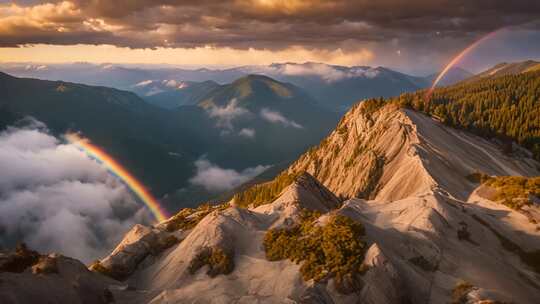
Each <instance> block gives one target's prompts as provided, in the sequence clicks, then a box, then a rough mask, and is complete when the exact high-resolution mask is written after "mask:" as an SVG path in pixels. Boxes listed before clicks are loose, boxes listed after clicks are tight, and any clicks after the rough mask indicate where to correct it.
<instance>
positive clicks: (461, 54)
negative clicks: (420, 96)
mask: <svg viewBox="0 0 540 304" xmlns="http://www.w3.org/2000/svg"><path fill="white" fill-rule="evenodd" d="M501 30H503V29H502V28H501V29H498V30H496V31H493V32H491V33H489V34H487V35H485V36H483V37H482V38H480V39H478V40H476V41H475V42H474V43H472V44H471V45H469V46H468V47H467V48H466V49H464V50H463V51H461V53H459V54H458V55H457V56H456V57H454V58H453V59H452V60H451V61H450V62H449V63H448V64H447V65H446V66H445V67H444V69H443V70H442V72H441V73H440V74H439V75H438V76H437V78H435V80H434V81H433V83H432V84H431V87H430V88H429V90H428V91H427V93H426V100H427V101H429V99H430V98H431V94H433V90H434V89H435V86H437V84H438V83H439V81H441V79H443V77H444V75H446V73H448V71H449V70H450V69H451V68H452V67H453V66H455V65H456V64H457V63H458V62H459V61H460V60H461V59H463V57H465V56H466V55H467V54H468V53H470V52H471V51H472V50H474V49H475V48H476V47H477V46H478V45H480V44H481V43H482V42H484V41H486V40H488V39H490V38H492V37H493V36H495V35H496V34H498V33H499V32H500V31H501Z"/></svg>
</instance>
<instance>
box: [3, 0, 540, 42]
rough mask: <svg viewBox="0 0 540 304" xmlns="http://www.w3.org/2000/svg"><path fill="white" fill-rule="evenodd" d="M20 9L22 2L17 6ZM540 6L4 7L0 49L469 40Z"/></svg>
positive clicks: (529, 2)
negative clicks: (46, 45)
mask: <svg viewBox="0 0 540 304" xmlns="http://www.w3.org/2000/svg"><path fill="white" fill-rule="evenodd" d="M15 3H17V2H15ZM539 14H540V2H538V1H534V0H518V1H512V2H511V1H498V0H494V1H466V0H455V1H449V0H413V1H397V0H381V1H355V0H330V1H326V0H313V1H305V0H249V1H235V0H225V1H216V0H202V1H191V0H188V1H185V0H182V1H180V0H160V1H150V0H138V1H131V0H119V1H105V0H93V1H89V0H71V1H51V3H45V4H37V3H32V2H26V3H19V4H13V3H9V4H0V45H2V46H17V45H25V44H35V43H50V44H60V45H66V44H78V43H83V44H112V45H117V46H127V47H131V48H154V47H199V46H207V45H211V46H217V47H233V48H259V49H263V48H270V49H276V48H278V49H279V48H286V47H289V46H291V45H298V46H305V47H312V48H313V47H315V48H335V47H336V45H337V46H339V47H342V48H347V47H352V46H353V45H354V44H355V42H364V43H366V42H381V41H391V40H392V39H400V40H411V41H414V40H416V39H425V38H427V37H434V35H435V34H437V35H442V36H445V37H459V38H463V39H466V38H467V37H468V36H470V34H471V33H473V34H474V33H486V32H490V31H492V30H494V29H497V28H501V27H505V26H515V25H521V24H525V23H529V22H531V21H534V20H537V19H538V16H539Z"/></svg>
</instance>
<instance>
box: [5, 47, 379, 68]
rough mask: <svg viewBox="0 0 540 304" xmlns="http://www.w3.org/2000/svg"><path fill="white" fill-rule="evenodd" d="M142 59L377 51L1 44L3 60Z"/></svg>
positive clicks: (329, 56) (240, 59) (367, 55)
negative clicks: (18, 45) (15, 46)
mask: <svg viewBox="0 0 540 304" xmlns="http://www.w3.org/2000/svg"><path fill="white" fill-rule="evenodd" d="M81 58H84V61H86V62H92V63H107V62H115V63H132V64H136V63H141V64H175V65H228V66H235V65H251V64H253V65H255V64H271V63H273V62H306V61H317V62H324V63H329V64H339V65H358V64H368V63H370V62H372V61H373V59H374V54H373V53H372V52H371V51H369V50H367V49H358V50H355V51H343V50H342V49H339V48H338V49H336V50H323V49H306V48H303V47H290V48H287V49H283V50H278V51H276V50H257V49H245V50H238V49H233V48H228V47H224V48H216V47H198V48H156V49H130V48H122V47H116V46H112V45H98V46H96V45H71V46H54V45H45V44H39V45H35V46H28V47H21V48H0V61H2V62H43V63H65V62H76V61H81Z"/></svg>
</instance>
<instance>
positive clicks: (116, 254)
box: [90, 225, 180, 280]
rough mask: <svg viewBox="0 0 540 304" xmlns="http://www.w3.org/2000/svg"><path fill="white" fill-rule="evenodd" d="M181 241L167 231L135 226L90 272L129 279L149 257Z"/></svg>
mask: <svg viewBox="0 0 540 304" xmlns="http://www.w3.org/2000/svg"><path fill="white" fill-rule="evenodd" d="M178 242H180V240H179V239H178V238H177V237H176V236H175V235H173V234H169V233H167V232H166V231H163V230H160V229H155V228H151V227H146V226H143V225H135V226H134V227H133V228H132V229H131V230H130V231H129V232H128V233H127V234H126V236H125V237H124V239H123V240H122V241H121V242H120V244H119V245H118V246H117V247H116V248H115V249H114V250H113V252H112V253H111V254H110V255H109V256H107V257H106V258H104V259H102V260H101V261H97V262H95V263H94V264H92V265H91V266H90V270H93V271H97V272H101V273H103V274H105V275H108V276H110V277H112V278H114V279H117V280H123V279H125V278H127V277H128V276H129V275H130V274H131V273H133V271H135V269H136V268H137V266H138V265H139V264H140V263H141V262H142V261H143V260H144V259H145V258H146V257H147V256H149V255H153V256H155V255H158V254H159V253H161V252H162V251H163V250H165V249H167V248H169V247H171V246H174V245H176V244H177V243H178Z"/></svg>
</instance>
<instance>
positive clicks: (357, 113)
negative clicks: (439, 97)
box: [288, 103, 539, 201]
mask: <svg viewBox="0 0 540 304" xmlns="http://www.w3.org/2000/svg"><path fill="white" fill-rule="evenodd" d="M302 171H307V172H308V173H310V174H311V175H313V176H314V177H315V178H316V179H317V180H319V181H320V182H321V183H322V184H323V185H325V186H326V187H328V189H329V190H331V191H332V192H334V193H335V194H336V195H338V196H344V197H347V198H352V197H362V198H375V199H376V200H379V201H391V200H399V199H402V198H405V197H408V196H412V195H418V194H421V193H425V192H427V191H430V190H431V189H433V188H435V187H439V188H442V189H444V190H446V191H448V192H449V193H452V195H453V196H455V197H458V198H460V199H467V196H468V195H469V194H470V193H471V192H472V190H474V188H475V187H476V185H475V184H473V183H471V182H469V181H468V180H467V179H466V178H465V177H466V176H467V175H469V174H471V173H473V172H478V171H479V172H484V173H486V174H489V175H524V176H534V175H538V174H539V172H538V165H537V163H536V162H535V161H533V160H532V159H530V158H526V157H520V158H519V159H518V158H517V157H514V158H512V157H510V156H506V155H504V154H503V153H502V152H501V151H500V149H498V147H497V146H496V145H494V144H493V143H490V142H489V141H487V140H484V139H481V138H480V137H477V136H474V135H470V134H467V133H465V132H463V131H459V130H455V129H452V128H449V127H446V126H444V125H442V124H441V123H438V122H437V121H435V120H434V119H433V118H430V117H427V116H425V115H423V114H420V113H417V112H414V111H412V110H406V109H399V108H398V106H397V105H392V104H389V105H386V106H382V107H381V108H380V109H375V110H373V109H370V108H369V107H368V106H366V105H365V104H364V103H360V104H358V105H356V106H355V107H353V108H352V109H351V110H350V111H349V112H348V113H347V114H346V115H345V116H344V117H343V118H342V120H341V121H340V123H339V125H338V126H337V128H336V130H334V131H333V132H332V133H331V134H330V135H329V136H328V137H327V138H326V139H325V140H323V141H322V142H321V144H320V145H319V146H318V147H317V148H314V149H312V150H310V151H308V152H307V153H305V154H303V155H302V156H301V157H300V158H299V159H298V160H297V161H296V162H295V163H294V164H293V165H292V166H291V167H290V168H289V169H288V172H290V173H294V172H302Z"/></svg>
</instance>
